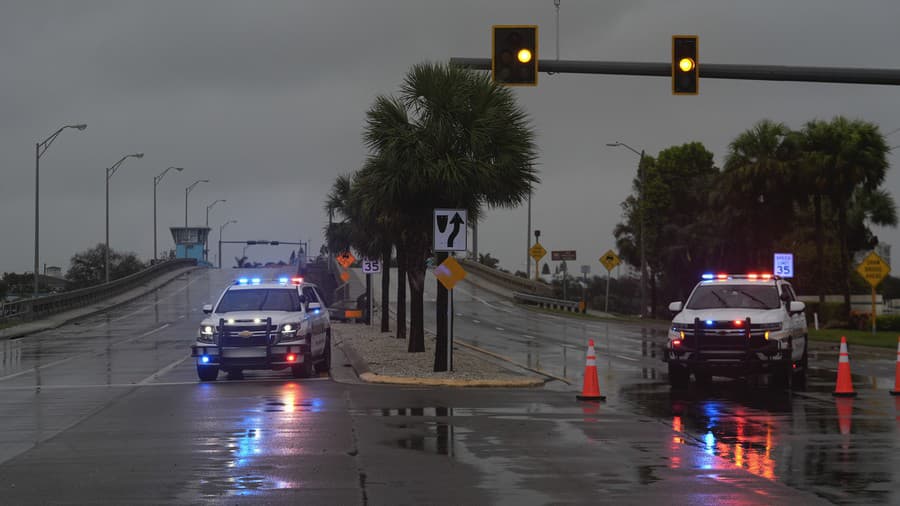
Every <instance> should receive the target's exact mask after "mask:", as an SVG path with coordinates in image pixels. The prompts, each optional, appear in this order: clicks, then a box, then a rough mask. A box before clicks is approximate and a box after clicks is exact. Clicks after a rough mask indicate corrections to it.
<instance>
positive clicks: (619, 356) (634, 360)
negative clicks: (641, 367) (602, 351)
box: [613, 355, 640, 362]
mask: <svg viewBox="0 0 900 506" xmlns="http://www.w3.org/2000/svg"><path fill="white" fill-rule="evenodd" d="M613 356H614V357H616V358H621V359H622V360H630V361H632V362H640V360H638V359H636V358H631V357H626V356H625V355H613Z"/></svg>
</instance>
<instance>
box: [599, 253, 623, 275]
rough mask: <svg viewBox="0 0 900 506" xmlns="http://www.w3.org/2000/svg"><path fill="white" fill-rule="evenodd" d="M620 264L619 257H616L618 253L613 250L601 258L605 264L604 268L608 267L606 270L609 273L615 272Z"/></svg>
mask: <svg viewBox="0 0 900 506" xmlns="http://www.w3.org/2000/svg"><path fill="white" fill-rule="evenodd" d="M620 262H621V260H619V255H616V252H615V251H613V250H609V251H607V252H606V253H604V254H603V256H602V257H600V263H601V264H603V267H606V270H608V271H611V270H613V268H615V266H617V265H619V263H620Z"/></svg>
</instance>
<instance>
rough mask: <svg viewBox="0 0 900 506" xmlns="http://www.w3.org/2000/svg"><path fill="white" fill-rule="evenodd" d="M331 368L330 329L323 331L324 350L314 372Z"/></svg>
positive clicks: (321, 371)
mask: <svg viewBox="0 0 900 506" xmlns="http://www.w3.org/2000/svg"><path fill="white" fill-rule="evenodd" d="M330 370H331V329H328V330H326V331H325V351H323V352H322V361H321V362H319V363H318V364H316V372H318V373H323V372H328V371H330Z"/></svg>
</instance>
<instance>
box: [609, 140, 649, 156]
mask: <svg viewBox="0 0 900 506" xmlns="http://www.w3.org/2000/svg"><path fill="white" fill-rule="evenodd" d="M606 145H607V146H609V147H611V148H615V147H618V146H622V147H623V148H628V149H630V150H631V152H632V153H634V154H636V155H638V156H644V152H643V151H638V150H636V149H634V148H633V147H631V146H629V145H628V144H625V143H624V142H619V141H616V142H608V143H606Z"/></svg>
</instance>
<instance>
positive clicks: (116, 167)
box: [104, 153, 144, 283]
mask: <svg viewBox="0 0 900 506" xmlns="http://www.w3.org/2000/svg"><path fill="white" fill-rule="evenodd" d="M143 157H144V153H134V154H132V155H125V156H123V157H122V158H121V159H119V161H118V162H116V163H115V164H114V165H113V166H112V167H110V168H108V169H106V252H105V254H104V256H105V261H104V264H105V265H106V268H105V269H104V271H105V272H106V282H107V283H109V179H110V178H111V177H113V175H114V174H115V173H116V171H117V170H119V166H120V165H122V162H124V161H125V160H127V159H129V158H143Z"/></svg>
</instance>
